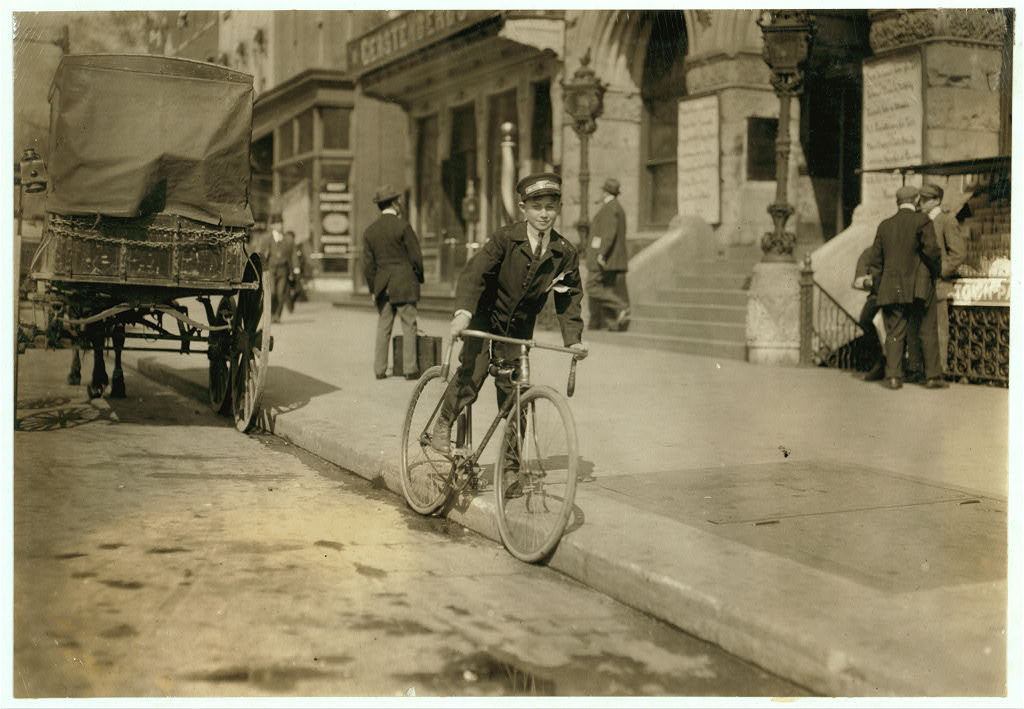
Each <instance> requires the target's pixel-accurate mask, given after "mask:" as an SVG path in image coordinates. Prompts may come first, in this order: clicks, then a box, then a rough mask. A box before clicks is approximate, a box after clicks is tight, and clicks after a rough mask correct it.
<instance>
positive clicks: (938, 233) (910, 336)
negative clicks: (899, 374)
mask: <svg viewBox="0 0 1024 709" xmlns="http://www.w3.org/2000/svg"><path fill="white" fill-rule="evenodd" d="M943 194H944V192H943V190H942V188H941V187H939V186H938V185H931V184H925V185H922V186H921V205H920V207H921V213H922V214H927V215H928V217H929V218H930V219H931V220H932V227H933V228H934V229H935V241H936V242H937V243H938V246H939V254H940V256H941V259H942V273H941V275H940V277H939V278H937V279H936V280H935V298H934V299H933V307H934V309H935V313H934V314H931V313H926V314H925V317H924V318H923V319H922V326H923V321H924V320H927V321H929V322H931V321H933V320H934V322H935V333H934V335H933V333H932V332H930V331H928V332H924V331H922V332H916V331H914V330H913V329H910V330H909V331H908V332H907V360H908V361H907V369H908V373H909V374H911V375H914V374H917V375H918V376H919V377H923V373H922V372H923V370H924V369H926V367H924V365H923V364H922V359H923V355H924V351H923V347H922V345H923V343H924V340H925V339H927V338H931V337H933V336H934V337H935V343H936V353H937V355H938V358H939V362H938V366H937V367H935V366H933V367H932V369H936V368H937V369H939V370H941V371H942V372H943V373H945V371H946V369H947V363H948V360H949V304H948V303H947V300H948V299H949V295H950V293H951V292H952V290H953V280H952V279H953V278H955V277H956V274H957V268H958V267H959V266H960V264H962V263H963V262H964V258H965V257H966V256H967V247H966V246H965V245H964V239H963V236H962V235H961V233H960V224H959V222H957V220H956V217H954V216H953V215H952V214H951V213H950V210H949V208H948V207H947V208H945V209H943V207H942V197H943ZM943 381H945V380H943Z"/></svg>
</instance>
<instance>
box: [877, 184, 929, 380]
mask: <svg viewBox="0 0 1024 709" xmlns="http://www.w3.org/2000/svg"><path fill="white" fill-rule="evenodd" d="M917 196H918V190H917V188H916V187H913V186H911V185H905V186H903V187H900V188H899V189H898V190H896V204H897V210H896V214H894V215H893V216H891V217H889V218H888V219H883V220H882V222H881V223H880V224H879V225H878V231H877V232H876V234H875V241H874V243H873V244H872V245H871V255H870V257H869V259H868V267H867V268H868V273H869V274H871V278H872V281H873V282H876V283H877V284H878V286H877V289H878V290H877V302H878V305H879V306H880V307H881V308H882V320H883V321H884V323H885V381H884V384H885V386H886V387H888V388H889V389H899V388H900V387H902V386H903V353H904V346H905V344H906V339H907V328H908V327H909V326H910V323H911V322H914V323H915V325H919V324H920V323H921V321H922V319H923V318H924V317H925V314H926V313H927V312H928V310H929V307H930V306H931V303H932V300H933V299H934V297H935V289H934V288H933V286H932V278H933V277H934V276H937V275H938V274H939V272H940V270H941V262H940V259H939V247H938V244H937V243H936V241H935V229H934V228H933V227H932V221H931V219H929V218H928V216H927V215H925V214H921V213H920V212H918V211H917ZM931 311H932V312H933V313H934V311H935V309H934V308H931ZM930 327H931V328H932V329H933V330H934V328H935V324H934V322H932V323H930ZM924 345H925V367H926V371H925V376H927V377H928V382H927V383H926V384H925V386H927V387H928V388H938V387H941V386H942V371H941V369H939V370H936V368H935V367H936V364H937V362H938V357H937V354H936V353H935V352H934V349H935V344H934V341H932V342H931V343H929V342H925V343H924Z"/></svg>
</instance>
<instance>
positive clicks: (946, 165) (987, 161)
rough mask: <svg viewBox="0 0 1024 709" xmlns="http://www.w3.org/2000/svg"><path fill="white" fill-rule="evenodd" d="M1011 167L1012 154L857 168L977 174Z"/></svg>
mask: <svg viewBox="0 0 1024 709" xmlns="http://www.w3.org/2000/svg"><path fill="white" fill-rule="evenodd" d="M1009 169H1010V156H1009V155H999V156H996V157H991V158H971V159H970V160H952V161H950V162H933V163H926V164H924V165H900V166H897V167H879V168H873V169H870V170H862V169H859V168H858V169H857V173H858V174H862V173H865V172H875V173H889V174H896V173H898V174H900V175H903V176H904V177H905V176H907V175H943V176H949V175H976V174H982V173H986V172H1000V171H1003V170H1009Z"/></svg>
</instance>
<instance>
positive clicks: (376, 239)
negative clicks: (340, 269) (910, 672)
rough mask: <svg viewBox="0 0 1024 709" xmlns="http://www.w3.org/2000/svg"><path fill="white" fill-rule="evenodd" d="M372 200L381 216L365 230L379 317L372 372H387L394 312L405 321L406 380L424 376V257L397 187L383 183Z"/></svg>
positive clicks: (367, 270) (366, 263)
mask: <svg viewBox="0 0 1024 709" xmlns="http://www.w3.org/2000/svg"><path fill="white" fill-rule="evenodd" d="M373 201H374V202H376V203H377V208H378V209H380V212H381V214H380V216H379V217H378V218H377V220H376V221H375V222H373V224H371V225H370V226H368V227H366V231H365V232H364V233H363V275H364V276H366V285H367V286H368V287H369V289H370V293H371V295H372V296H373V302H374V305H376V306H377V312H378V313H380V317H379V318H378V320H377V342H376V345H375V347H374V357H373V371H374V374H375V375H376V376H377V379H383V378H384V377H386V376H387V368H388V345H389V344H390V340H391V329H392V327H393V326H394V323H395V315H396V314H397V315H398V317H399V318H400V319H401V320H402V369H403V371H404V372H405V378H406V379H419V376H420V375H419V364H418V363H417V361H416V302H417V301H418V300H419V299H420V284H421V283H423V255H422V254H421V252H420V242H419V239H417V238H416V232H415V231H413V228H412V226H410V225H409V222H407V221H405V219H403V218H402V202H401V199H400V196H399V193H398V190H396V189H393V188H392V187H391V186H389V185H384V186H382V187H381V188H380V189H378V190H377V192H376V194H374V196H373Z"/></svg>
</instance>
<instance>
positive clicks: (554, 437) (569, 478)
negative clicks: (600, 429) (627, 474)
mask: <svg viewBox="0 0 1024 709" xmlns="http://www.w3.org/2000/svg"><path fill="white" fill-rule="evenodd" d="M520 406H521V408H520V411H521V413H520V417H519V418H520V421H522V422H523V426H522V427H523V432H522V435H519V436H517V435H515V430H516V428H517V425H516V422H515V421H514V420H513V419H514V418H515V413H514V412H513V413H511V414H509V420H508V421H506V423H505V432H504V435H502V437H501V446H500V447H499V449H498V463H497V466H496V468H495V473H494V489H495V494H496V498H497V510H498V531H499V532H500V534H501V541H502V542H504V544H505V548H507V549H508V550H509V552H510V553H511V554H512V555H513V556H514V557H516V558H517V559H521V560H523V561H528V562H534V561H540V560H541V559H543V558H544V557H546V556H547V555H548V554H550V553H551V551H552V550H553V549H554V548H555V546H556V545H557V544H558V541H559V540H560V539H561V538H562V533H563V532H564V531H565V527H566V525H567V524H568V523H569V517H570V516H571V515H572V511H573V504H574V501H575V499H576V473H577V469H578V467H579V460H578V455H577V441H576V424H575V423H574V422H573V419H572V413H571V412H570V411H569V405H568V403H566V400H565V397H563V396H562V395H561V394H559V393H558V392H556V391H555V390H554V389H551V388H549V387H531V388H530V389H529V390H528V391H527V392H526V393H525V394H523V396H522V400H521V401H520ZM517 449H518V450H517ZM516 487H518V488H519V489H518V490H516ZM517 492H518V493H520V494H518V495H517V494H516V493H517Z"/></svg>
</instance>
